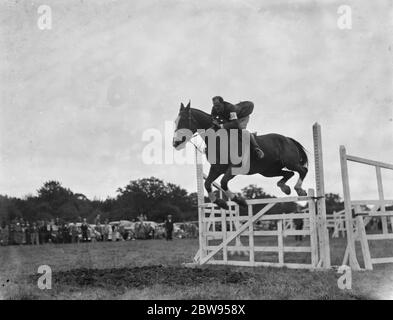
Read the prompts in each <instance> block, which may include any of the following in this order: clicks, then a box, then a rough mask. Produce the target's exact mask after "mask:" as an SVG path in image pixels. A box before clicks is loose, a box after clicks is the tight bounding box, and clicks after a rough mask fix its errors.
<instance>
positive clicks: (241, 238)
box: [187, 123, 331, 269]
mask: <svg viewBox="0 0 393 320" xmlns="http://www.w3.org/2000/svg"><path fill="white" fill-rule="evenodd" d="M313 138H314V158H315V177H316V194H315V192H314V190H313V189H309V190H308V194H307V196H304V197H282V198H271V199H254V200H247V205H248V214H247V215H240V214H239V206H238V205H237V204H236V203H234V202H231V201H229V202H227V203H228V205H229V207H230V209H229V210H224V209H221V208H219V207H218V206H216V205H215V204H212V203H204V186H203V177H204V174H203V168H202V162H201V160H200V159H201V154H200V153H199V152H198V150H196V159H197V161H196V163H197V166H196V170H197V188H198V214H199V250H198V253H197V254H196V256H195V258H194V263H192V264H187V265H188V266H191V265H203V264H224V265H237V266H272V267H288V268H307V269H316V268H330V266H331V264H330V247H329V234H328V229H327V227H326V207H325V198H324V195H325V192H324V176H323V160H322V141H321V128H320V126H319V124H317V123H316V124H314V126H313ZM214 186H215V187H216V188H217V189H219V190H220V189H221V188H220V186H219V185H218V184H214ZM221 191H222V190H221ZM220 193H221V196H222V195H223V193H222V192H220ZM298 201H304V202H306V203H307V211H305V212H299V213H291V214H267V213H268V211H269V210H270V209H271V208H273V207H274V206H275V205H276V204H277V203H286V202H298ZM294 219H304V220H305V223H304V224H305V225H306V226H307V227H306V228H303V230H293V229H286V228H285V223H287V225H288V221H291V220H292V221H293V220H294ZM259 221H261V222H265V221H271V222H273V225H275V226H276V227H275V229H274V230H258V226H257V224H258V222H259ZM287 236H305V237H308V239H309V240H308V241H304V242H302V243H301V244H302V245H298V244H297V243H296V245H293V244H292V245H291V244H287V243H286V241H285V240H286V239H285V238H286V237H287ZM262 240H264V241H263V242H262ZM266 240H267V244H266ZM272 243H273V244H272ZM304 243H307V245H305V244H304ZM234 252H235V253H236V252H237V253H245V254H243V255H231V253H234ZM300 254H303V257H299V255H300ZM267 260H268V261H267Z"/></svg>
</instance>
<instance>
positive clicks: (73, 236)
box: [70, 223, 79, 243]
mask: <svg viewBox="0 0 393 320" xmlns="http://www.w3.org/2000/svg"><path fill="white" fill-rule="evenodd" d="M70 229H71V231H70V232H71V242H72V243H78V242H79V234H78V227H77V225H76V224H75V223H73V224H71V226H70Z"/></svg>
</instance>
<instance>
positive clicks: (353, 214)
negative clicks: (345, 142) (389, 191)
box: [340, 146, 393, 270]
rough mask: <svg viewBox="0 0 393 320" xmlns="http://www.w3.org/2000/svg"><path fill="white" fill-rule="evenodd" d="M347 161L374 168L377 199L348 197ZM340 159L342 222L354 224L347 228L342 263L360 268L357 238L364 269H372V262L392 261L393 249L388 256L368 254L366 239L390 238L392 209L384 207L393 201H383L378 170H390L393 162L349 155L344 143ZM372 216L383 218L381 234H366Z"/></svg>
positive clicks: (392, 228)
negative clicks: (389, 225) (342, 203)
mask: <svg viewBox="0 0 393 320" xmlns="http://www.w3.org/2000/svg"><path fill="white" fill-rule="evenodd" d="M348 161H352V162H357V163H361V164H365V165H370V166H373V167H375V170H376V178H377V186H378V200H352V199H351V192H350V186H349V174H348ZM340 162H341V177H342V184H343V192H344V205H345V223H346V225H347V226H349V225H352V226H354V227H353V228H346V232H347V249H346V252H345V255H344V261H343V264H348V263H349V265H350V266H351V268H352V269H354V270H360V269H361V268H360V265H359V262H358V260H357V257H356V244H355V243H356V241H360V244H361V250H362V255H363V260H364V267H365V269H367V270H372V269H373V265H374V264H380V263H393V250H392V255H391V256H389V257H374V258H373V257H371V253H370V247H369V241H380V240H388V239H393V211H388V210H386V206H392V205H393V200H386V199H385V198H384V192H383V183H382V171H381V169H387V170H393V165H392V164H387V163H383V162H378V161H374V160H369V159H364V158H359V157H355V156H351V155H348V154H347V152H346V149H345V147H344V146H341V147H340ZM364 208H368V210H365V209H364ZM371 218H379V219H381V220H382V233H379V234H375V233H374V234H367V233H366V225H367V223H368V222H369V221H370V220H371ZM388 218H389V220H390V224H391V232H389V228H388ZM392 245H393V244H392Z"/></svg>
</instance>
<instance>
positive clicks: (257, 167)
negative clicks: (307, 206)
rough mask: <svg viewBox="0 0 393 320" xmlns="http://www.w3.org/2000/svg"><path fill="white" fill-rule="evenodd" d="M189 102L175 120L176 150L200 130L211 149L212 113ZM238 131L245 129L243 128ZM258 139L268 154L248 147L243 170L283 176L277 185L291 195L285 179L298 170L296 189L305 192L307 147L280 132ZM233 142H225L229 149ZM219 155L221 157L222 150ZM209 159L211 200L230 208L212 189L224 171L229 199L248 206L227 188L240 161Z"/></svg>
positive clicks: (223, 185) (263, 174)
mask: <svg viewBox="0 0 393 320" xmlns="http://www.w3.org/2000/svg"><path fill="white" fill-rule="evenodd" d="M190 105H191V102H189V103H188V105H187V106H186V107H184V104H183V103H181V104H180V110H179V114H178V116H177V118H176V120H175V132H174V137H173V143H172V144H173V147H174V148H175V149H176V150H181V149H183V148H184V147H185V145H186V143H187V142H188V141H190V140H191V138H192V137H193V136H194V135H195V134H196V133H199V134H200V135H201V137H202V138H203V139H204V141H205V144H206V149H207V150H210V149H209V143H210V142H211V141H210V139H209V138H208V136H207V135H206V134H204V133H203V132H206V130H209V129H211V128H212V120H213V119H212V116H211V115H210V114H208V113H206V112H204V111H202V110H199V109H195V108H191V106H190ZM222 130H224V129H222ZM238 131H239V132H242V130H238ZM243 132H244V130H243ZM218 140H219V144H217V146H219V147H217V148H216V149H217V151H220V152H221V151H222V148H221V142H222V141H221V139H218ZM256 140H257V142H258V144H259V146H260V147H261V149H262V150H263V152H264V153H265V155H264V157H263V158H262V159H259V158H257V156H256V155H255V154H254V153H253V152H252V151H250V149H249V150H248V151H249V170H248V171H247V172H245V173H240V174H246V175H254V174H260V175H262V176H264V177H269V178H271V177H282V179H281V180H279V181H278V182H277V186H278V187H279V188H280V189H281V191H282V192H283V193H285V194H286V195H289V194H290V193H291V188H290V187H289V186H288V185H286V182H287V181H288V180H289V179H291V178H292V177H293V176H294V174H295V172H297V173H298V174H299V178H298V181H297V182H296V184H295V186H294V189H295V191H296V193H297V194H298V196H306V195H307V193H306V191H305V190H303V189H302V183H303V181H304V178H305V177H306V175H307V173H308V157H307V154H306V151H305V148H304V147H303V146H302V145H301V144H300V143H299V142H297V141H296V140H295V139H293V138H290V137H285V136H283V135H280V134H277V133H269V134H264V135H258V136H256ZM216 142H217V140H216ZM223 143H225V142H223ZM231 145H232V144H230V142H229V143H228V144H227V145H226V146H225V145H224V148H227V152H229V151H230V150H229V149H230V146H231ZM232 146H233V145H232ZM217 155H218V158H219V157H220V154H217ZM221 158H222V154H221ZM208 161H209V157H208ZM209 162H210V164H211V166H210V170H209V174H208V176H207V178H206V179H205V184H204V186H205V189H206V190H207V192H208V194H209V198H210V200H211V202H213V203H215V204H217V205H218V206H219V207H221V208H223V209H228V205H227V203H226V202H225V201H224V200H223V199H218V198H216V196H215V194H214V192H213V191H212V183H213V182H214V181H215V180H216V179H217V178H218V177H219V176H221V175H222V174H224V176H223V177H222V179H221V181H220V185H221V188H222V189H223V190H224V191H225V194H226V195H227V197H228V199H230V200H232V201H234V202H236V203H237V204H239V205H240V206H247V203H246V201H245V199H244V198H243V197H241V196H238V195H234V194H233V193H232V192H231V191H230V190H229V188H228V182H229V181H230V180H231V179H233V178H234V177H235V176H236V175H237V174H234V170H233V169H234V168H235V167H238V164H234V163H233V162H231V161H227V162H225V161H224V163H222V162H220V161H209ZM284 169H286V170H284Z"/></svg>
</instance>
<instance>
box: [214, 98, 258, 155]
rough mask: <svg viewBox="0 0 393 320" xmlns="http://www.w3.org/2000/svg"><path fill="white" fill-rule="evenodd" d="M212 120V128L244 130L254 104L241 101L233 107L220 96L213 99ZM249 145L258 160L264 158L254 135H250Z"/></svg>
mask: <svg viewBox="0 0 393 320" xmlns="http://www.w3.org/2000/svg"><path fill="white" fill-rule="evenodd" d="M212 100H213V108H212V112H211V115H212V118H213V126H214V127H215V128H222V129H246V128H247V124H248V121H249V120H250V114H251V113H252V111H253V110H254V103H252V102H251V101H242V102H240V103H238V104H237V105H233V104H231V103H229V102H226V101H224V99H223V98H222V97H220V96H216V97H213V99H212ZM250 142H251V145H252V147H253V149H254V151H255V152H256V154H257V156H258V158H259V159H262V158H263V157H264V153H263V151H262V150H261V148H260V147H259V145H258V142H257V141H256V139H255V135H254V134H252V133H251V134H250Z"/></svg>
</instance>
